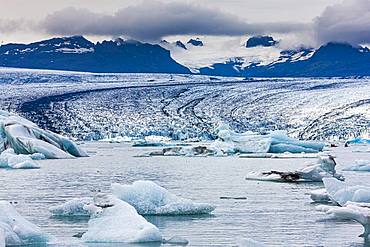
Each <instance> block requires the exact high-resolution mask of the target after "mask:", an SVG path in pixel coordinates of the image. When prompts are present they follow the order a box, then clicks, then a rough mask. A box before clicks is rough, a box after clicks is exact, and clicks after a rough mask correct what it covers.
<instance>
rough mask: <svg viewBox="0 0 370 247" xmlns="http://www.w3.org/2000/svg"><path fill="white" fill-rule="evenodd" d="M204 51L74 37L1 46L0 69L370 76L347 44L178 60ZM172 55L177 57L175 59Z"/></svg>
mask: <svg viewBox="0 0 370 247" xmlns="http://www.w3.org/2000/svg"><path fill="white" fill-rule="evenodd" d="M278 44H279V41H275V40H274V39H273V38H272V37H270V36H256V37H251V38H249V39H248V40H247V41H246V43H245V45H244V47H240V49H244V50H240V51H241V52H246V54H249V53H250V52H252V53H251V54H252V55H251V57H252V58H255V57H256V55H255V54H254V53H256V52H257V53H258V52H263V53H269V51H270V50H269V49H274V50H271V53H273V52H274V53H276V51H278V50H277V49H278V48H277V46H278ZM203 49H209V48H207V43H206V42H203V41H202V40H200V39H199V38H197V39H190V40H189V41H188V42H187V43H186V45H185V44H184V43H183V42H181V41H176V42H173V43H169V42H167V41H162V42H160V43H159V44H148V43H141V42H138V41H133V40H122V39H117V40H115V41H103V42H101V43H100V42H98V43H97V44H94V43H92V42H90V41H88V40H87V39H85V38H84V37H82V36H73V37H64V38H53V39H49V40H44V41H40V42H35V43H31V44H6V45H2V46H0V67H16V68H31V69H52V70H70V71H86V72H106V73H115V72H117V73H118V72H120V73H179V74H189V73H191V72H190V71H192V72H194V73H199V74H204V75H222V76H243V77H334V76H370V50H369V49H368V48H364V47H353V46H351V45H349V44H342V43H328V44H326V45H323V46H321V47H320V48H319V49H317V50H315V49H313V48H304V47H301V48H297V49H293V50H280V51H278V53H277V54H279V56H276V57H275V58H273V59H270V60H269V61H267V62H266V61H262V60H256V59H250V60H249V57H243V56H242V55H240V56H233V57H230V58H229V59H227V58H226V59H224V61H222V62H216V61H215V60H213V61H214V62H213V63H212V59H210V64H209V65H207V66H197V67H194V66H192V67H189V66H187V65H186V64H185V63H183V62H182V61H181V60H182V59H181V58H182V57H186V56H188V57H190V58H193V57H194V59H197V58H196V55H197V54H201V53H202V52H203V51H204V50H203ZM238 51H239V50H238ZM272 51H273V52H272ZM170 52H172V53H174V54H175V55H176V56H175V59H176V57H178V58H179V59H177V60H176V61H175V59H174V58H172V57H171V54H170ZM253 52H254V53H253ZM179 54H180V55H179ZM205 54H212V52H208V53H205ZM257 55H258V54H257ZM202 56H203V55H202ZM203 57H204V56H203ZM203 57H202V58H203ZM217 60H219V59H217ZM180 63H183V64H185V65H181V64H180Z"/></svg>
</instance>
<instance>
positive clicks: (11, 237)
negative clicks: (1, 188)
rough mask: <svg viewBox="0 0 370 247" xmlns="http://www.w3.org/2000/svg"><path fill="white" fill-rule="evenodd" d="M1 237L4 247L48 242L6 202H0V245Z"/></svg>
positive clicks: (35, 227)
mask: <svg viewBox="0 0 370 247" xmlns="http://www.w3.org/2000/svg"><path fill="white" fill-rule="evenodd" d="M1 235H3V237H4V239H5V245H6V246H13V245H31V244H34V245H36V244H45V243H46V242H48V240H49V237H48V236H47V235H46V234H45V233H43V232H42V231H41V230H40V228H38V227H37V226H35V225H34V224H32V223H31V222H29V221H27V220H26V219H24V218H23V217H22V216H21V215H20V214H19V213H18V212H17V211H16V210H15V208H14V207H13V206H12V205H11V204H10V203H9V202H6V201H0V244H1Z"/></svg>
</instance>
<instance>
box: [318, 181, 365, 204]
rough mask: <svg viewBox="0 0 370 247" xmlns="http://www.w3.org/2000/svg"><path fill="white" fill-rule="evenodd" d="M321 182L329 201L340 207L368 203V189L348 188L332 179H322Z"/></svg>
mask: <svg viewBox="0 0 370 247" xmlns="http://www.w3.org/2000/svg"><path fill="white" fill-rule="evenodd" d="M323 182H324V185H325V189H326V191H327V192H328V194H329V197H330V199H331V200H332V201H334V202H336V203H338V204H339V205H341V206H344V205H345V204H346V203H347V202H370V187H367V186H363V185H353V186H350V185H348V184H347V183H345V182H341V181H338V180H337V179H334V178H324V179H323Z"/></svg>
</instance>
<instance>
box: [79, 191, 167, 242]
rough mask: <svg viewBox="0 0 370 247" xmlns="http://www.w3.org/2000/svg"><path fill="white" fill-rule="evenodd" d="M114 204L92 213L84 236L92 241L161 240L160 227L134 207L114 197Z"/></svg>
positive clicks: (83, 237)
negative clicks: (150, 221)
mask: <svg viewBox="0 0 370 247" xmlns="http://www.w3.org/2000/svg"><path fill="white" fill-rule="evenodd" d="M112 204H113V205H114V206H112V207H107V208H105V209H103V210H102V211H100V212H99V213H97V214H94V215H92V217H91V219H90V220H89V223H88V230H87V232H86V233H85V234H83V236H82V238H81V239H82V240H83V241H84V242H90V243H141V242H161V241H162V235H161V233H160V232H159V229H158V228H157V227H156V226H154V225H152V224H151V223H149V222H148V221H147V220H146V219H145V218H144V217H142V216H140V215H139V214H138V213H137V212H136V210H135V208H134V207H132V206H131V205H129V204H128V203H126V202H124V201H121V200H118V199H116V198H113V197H112Z"/></svg>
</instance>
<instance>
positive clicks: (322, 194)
mask: <svg viewBox="0 0 370 247" xmlns="http://www.w3.org/2000/svg"><path fill="white" fill-rule="evenodd" d="M307 194H309V195H310V197H311V200H312V201H314V202H329V201H330V198H329V195H328V192H326V189H325V188H324V189H317V190H312V191H310V192H308V193H307Z"/></svg>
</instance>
